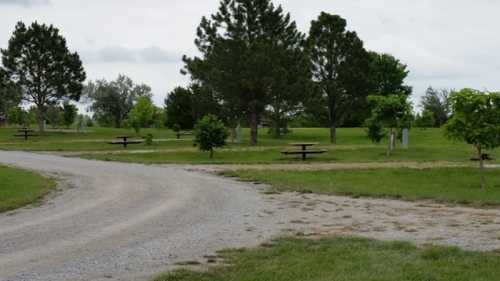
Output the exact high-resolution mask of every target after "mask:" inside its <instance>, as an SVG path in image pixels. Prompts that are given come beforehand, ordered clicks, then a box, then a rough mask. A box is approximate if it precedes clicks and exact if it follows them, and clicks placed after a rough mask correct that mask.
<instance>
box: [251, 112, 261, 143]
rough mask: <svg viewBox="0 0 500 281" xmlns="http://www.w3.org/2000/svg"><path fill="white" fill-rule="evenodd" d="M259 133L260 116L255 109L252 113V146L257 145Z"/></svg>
mask: <svg viewBox="0 0 500 281" xmlns="http://www.w3.org/2000/svg"><path fill="white" fill-rule="evenodd" d="M258 132H259V116H258V114H257V112H256V111H255V109H253V110H252V112H250V145H252V146H255V145H257V135H258Z"/></svg>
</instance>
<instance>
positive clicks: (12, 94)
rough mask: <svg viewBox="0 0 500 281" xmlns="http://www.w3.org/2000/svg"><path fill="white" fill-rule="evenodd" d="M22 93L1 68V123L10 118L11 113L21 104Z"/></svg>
mask: <svg viewBox="0 0 500 281" xmlns="http://www.w3.org/2000/svg"><path fill="white" fill-rule="evenodd" d="M21 97H22V96H21V91H20V89H19V87H16V85H15V84H14V83H12V81H10V80H9V79H8V77H7V74H6V73H5V72H4V71H3V70H2V69H1V68H0V121H2V120H5V119H7V118H8V116H7V115H8V113H9V111H10V110H11V109H12V108H14V107H16V106H18V105H19V103H21Z"/></svg>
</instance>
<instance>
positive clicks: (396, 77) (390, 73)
mask: <svg viewBox="0 0 500 281" xmlns="http://www.w3.org/2000/svg"><path fill="white" fill-rule="evenodd" d="M370 57H371V68H372V73H371V77H370V79H371V80H372V81H371V83H372V85H373V87H374V91H373V92H372V94H373V95H379V96H389V95H398V96H405V97H409V96H410V95H411V93H412V88H411V87H410V86H407V85H405V79H406V78H407V77H408V74H409V71H408V70H407V66H406V65H405V64H402V63H401V62H400V61H399V60H398V59H396V58H395V57H394V56H392V55H390V54H378V53H375V52H370Z"/></svg>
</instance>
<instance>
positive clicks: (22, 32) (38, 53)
mask: <svg viewBox="0 0 500 281" xmlns="http://www.w3.org/2000/svg"><path fill="white" fill-rule="evenodd" d="M1 53H2V55H3V56H2V64H3V68H4V71H5V73H6V75H7V77H8V78H9V79H10V80H11V81H12V82H13V83H15V85H16V86H17V87H19V88H20V89H23V92H22V94H23V98H24V100H27V101H29V102H32V103H34V104H35V105H36V106H37V109H38V114H37V121H38V126H39V130H40V131H41V132H43V130H44V121H45V109H46V105H48V104H55V103H58V102H59V101H60V100H62V99H72V100H79V98H80V95H81V93H82V89H83V84H82V83H83V81H84V80H85V78H86V75H85V71H84V70H83V66H82V62H81V61H80V57H79V56H78V54H77V53H71V52H70V51H69V50H68V48H67V46H66V40H65V39H64V37H62V36H61V35H60V34H59V30H58V29H57V28H55V27H54V26H52V25H50V26H47V25H45V24H38V23H37V22H34V23H32V24H31V26H29V27H27V26H26V25H25V24H24V23H22V22H19V23H18V24H17V25H16V27H15V30H14V33H13V34H12V37H11V39H10V40H9V45H8V48H7V49H5V50H3V49H2V50H1Z"/></svg>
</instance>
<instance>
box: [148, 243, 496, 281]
mask: <svg viewBox="0 0 500 281" xmlns="http://www.w3.org/2000/svg"><path fill="white" fill-rule="evenodd" d="M220 256H221V258H223V260H224V262H226V263H228V264H229V266H216V267H212V268H210V269H209V270H208V271H206V272H197V271H189V270H185V269H184V270H178V271H175V272H172V273H167V274H164V275H162V276H159V277H158V278H156V279H155V281H493V280H498V276H500V256H499V255H498V254H495V253H479V252H466V251H462V250H459V249H457V248H449V247H435V246H433V247H431V246H429V247H423V248H416V247H415V246H412V245H411V244H409V243H403V242H378V241H372V240H366V239H358V238H329V239H321V240H306V239H296V238H287V239H279V240H276V241H274V242H273V243H272V244H271V246H269V245H267V246H266V247H258V248H255V249H241V250H228V251H223V252H221V253H220Z"/></svg>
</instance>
